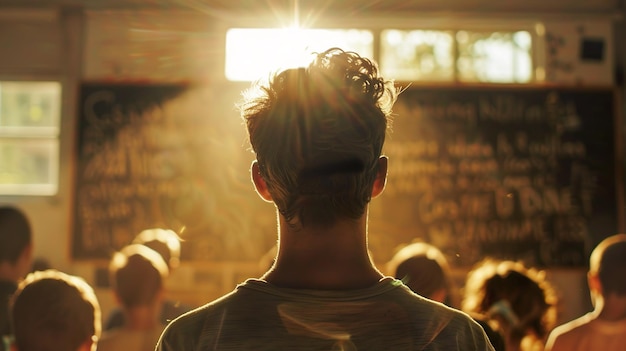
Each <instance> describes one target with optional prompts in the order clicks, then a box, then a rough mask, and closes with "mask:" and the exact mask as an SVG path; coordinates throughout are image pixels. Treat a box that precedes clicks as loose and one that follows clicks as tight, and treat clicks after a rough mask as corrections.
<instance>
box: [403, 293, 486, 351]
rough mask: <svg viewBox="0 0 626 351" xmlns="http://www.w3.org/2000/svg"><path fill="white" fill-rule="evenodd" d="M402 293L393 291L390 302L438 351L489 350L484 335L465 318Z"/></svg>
mask: <svg viewBox="0 0 626 351" xmlns="http://www.w3.org/2000/svg"><path fill="white" fill-rule="evenodd" d="M406 290H408V289H402V288H401V289H397V290H396V291H395V292H394V294H398V296H397V297H396V298H397V299H394V300H395V301H397V302H400V303H401V304H402V307H403V308H404V309H405V310H406V313H407V314H408V315H409V316H411V317H410V318H411V319H412V321H413V328H414V329H415V332H416V333H418V334H423V335H425V336H426V337H427V340H430V342H432V343H433V344H436V345H437V347H439V348H442V347H443V348H444V349H455V350H456V349H461V350H464V349H472V350H491V346H490V342H489V341H488V338H487V335H486V334H485V331H484V330H483V328H482V327H481V326H480V325H479V324H478V323H477V322H476V321H475V320H474V319H473V318H472V317H470V316H469V315H468V314H466V313H465V312H462V311H460V310H458V309H454V308H451V307H448V306H446V305H444V304H442V303H439V302H435V301H432V300H428V299H426V298H424V297H421V296H419V295H416V294H414V293H412V292H407V291H406Z"/></svg>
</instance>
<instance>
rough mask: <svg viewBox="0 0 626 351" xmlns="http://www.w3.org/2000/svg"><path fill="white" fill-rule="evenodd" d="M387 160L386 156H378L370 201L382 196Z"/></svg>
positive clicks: (385, 182)
mask: <svg viewBox="0 0 626 351" xmlns="http://www.w3.org/2000/svg"><path fill="white" fill-rule="evenodd" d="M388 164H389V159H388V158H387V156H384V155H383V156H380V157H379V158H378V170H377V171H376V179H375V180H374V186H373V187H372V199H373V198H375V197H377V196H378V195H380V194H382V192H383V190H385V185H386V184H387V168H388Z"/></svg>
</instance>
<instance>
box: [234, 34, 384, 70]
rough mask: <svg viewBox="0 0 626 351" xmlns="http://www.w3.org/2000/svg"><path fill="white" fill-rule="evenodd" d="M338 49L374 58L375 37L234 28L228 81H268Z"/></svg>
mask: <svg viewBox="0 0 626 351" xmlns="http://www.w3.org/2000/svg"><path fill="white" fill-rule="evenodd" d="M334 46H336V47H340V48H342V49H344V50H350V51H355V52H357V53H359V54H361V55H363V56H366V57H372V56H373V53H374V36H373V34H372V32H371V31H368V30H360V29H296V28H282V29H276V28H232V29H230V30H228V32H227V33H226V78H227V79H229V80H231V81H252V80H256V79H259V78H265V77H263V75H266V74H267V72H269V71H272V70H276V69H278V68H281V67H294V66H297V65H298V64H300V63H302V62H303V59H304V58H306V57H307V56H308V55H309V54H311V53H313V52H319V51H323V50H326V49H328V48H330V47H334ZM277 58H282V59H281V60H279V61H276V60H277Z"/></svg>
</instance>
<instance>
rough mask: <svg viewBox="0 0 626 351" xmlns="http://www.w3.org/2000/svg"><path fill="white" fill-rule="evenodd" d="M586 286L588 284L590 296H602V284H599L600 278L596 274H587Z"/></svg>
mask: <svg viewBox="0 0 626 351" xmlns="http://www.w3.org/2000/svg"><path fill="white" fill-rule="evenodd" d="M587 284H589V290H590V292H591V293H592V295H594V294H597V295H602V283H600V277H598V275H597V274H593V273H587Z"/></svg>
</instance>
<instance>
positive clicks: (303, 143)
mask: <svg viewBox="0 0 626 351" xmlns="http://www.w3.org/2000/svg"><path fill="white" fill-rule="evenodd" d="M256 88H257V89H254V90H250V91H248V92H247V94H246V100H245V101H244V102H243V103H242V104H241V106H240V107H241V112H242V117H243V119H244V120H245V122H246V124H247V129H248V135H249V140H250V143H251V145H252V149H253V151H254V152H255V153H256V159H257V162H258V172H259V173H260V176H261V177H262V179H263V180H264V181H265V183H267V188H268V190H269V193H270V194H271V197H272V201H273V202H274V203H275V205H276V207H277V208H278V210H279V212H280V214H281V215H282V216H283V217H284V219H285V220H286V221H287V222H288V223H290V224H292V225H295V224H300V225H303V226H309V225H311V226H318V227H328V226H329V225H331V224H333V223H334V222H335V221H336V220H337V219H357V218H360V217H361V216H362V215H363V214H364V211H365V208H366V206H367V203H368V202H369V201H370V199H371V197H372V185H373V183H374V180H375V178H376V176H377V170H378V165H379V157H380V156H381V150H382V147H383V143H384V140H385V134H386V132H387V128H388V126H389V123H390V115H391V107H392V105H393V103H394V102H395V99H396V96H397V89H396V88H395V86H394V85H393V83H392V82H390V81H386V80H384V79H383V78H382V77H380V76H379V74H378V69H377V66H376V64H375V63H373V62H372V61H370V60H369V59H367V58H364V57H361V56H359V55H358V54H356V53H353V52H344V51H343V50H341V49H337V48H333V49H329V50H327V51H325V52H322V53H320V54H317V55H315V56H314V58H313V60H312V62H311V63H310V64H309V65H308V66H307V67H303V68H293V69H287V70H284V71H282V72H279V73H277V74H275V75H274V76H272V77H271V78H270V80H269V83H267V84H261V83H259V84H258V85H257V87H256Z"/></svg>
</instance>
